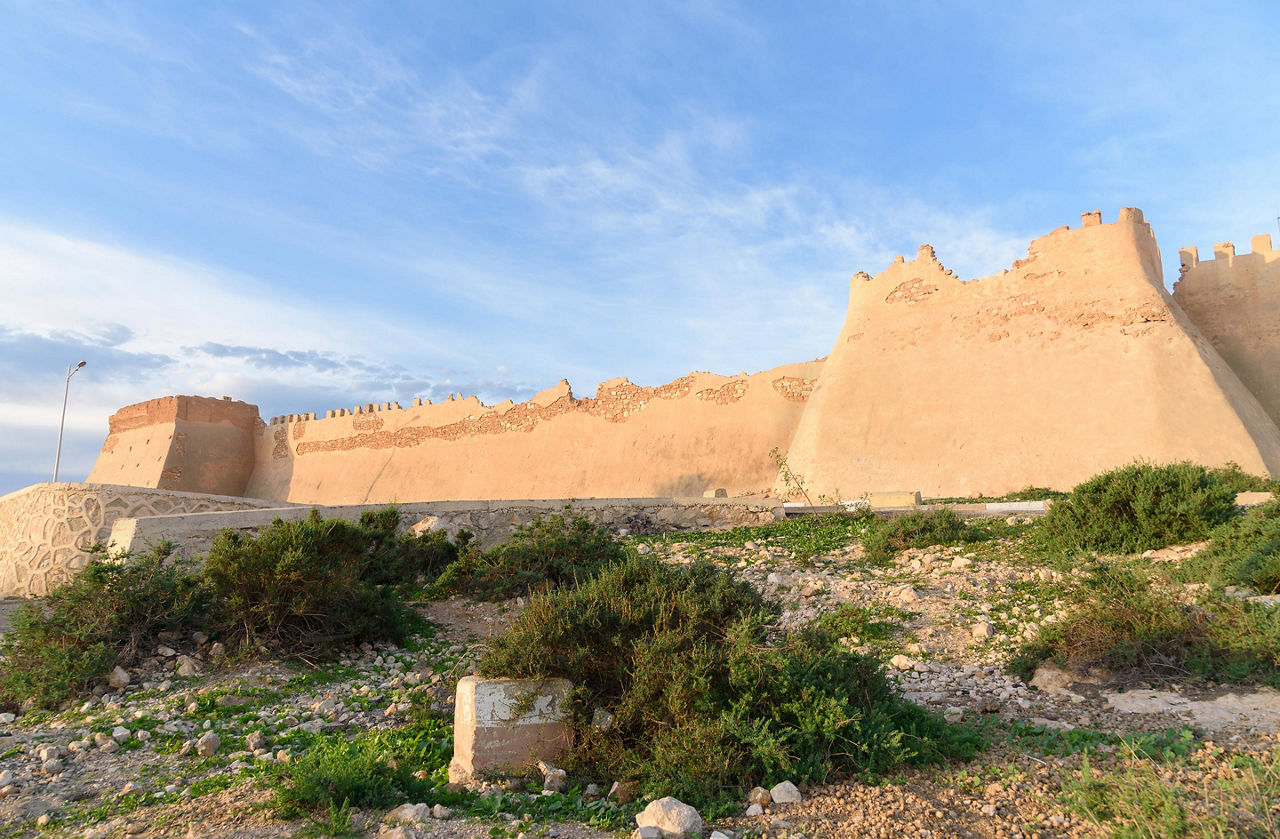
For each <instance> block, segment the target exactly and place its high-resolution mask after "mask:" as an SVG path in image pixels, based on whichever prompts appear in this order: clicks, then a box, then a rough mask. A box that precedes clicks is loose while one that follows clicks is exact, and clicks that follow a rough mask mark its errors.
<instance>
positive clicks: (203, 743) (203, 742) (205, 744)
mask: <svg viewBox="0 0 1280 839" xmlns="http://www.w3.org/2000/svg"><path fill="white" fill-rule="evenodd" d="M221 745H222V738H221V737H219V736H218V735H217V734H215V733H214V732H212V731H206V732H205V733H204V734H201V735H200V739H199V740H197V741H196V754H198V755H200V757H210V756H212V755H213V754H214V753H215V752H217V751H218V748H219V747H220V746H221Z"/></svg>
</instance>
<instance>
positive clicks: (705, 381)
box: [89, 208, 1280, 504]
mask: <svg viewBox="0 0 1280 839" xmlns="http://www.w3.org/2000/svg"><path fill="white" fill-rule="evenodd" d="M1252 250H1253V252H1252V253H1251V254H1246V255H1239V256H1237V255H1236V254H1235V250H1234V247H1232V246H1231V245H1230V244H1228V243H1223V244H1221V245H1218V246H1216V247H1215V249H1214V251H1215V258H1214V259H1212V260H1205V261H1200V260H1199V258H1198V254H1197V252H1196V251H1195V249H1185V250H1183V251H1182V252H1181V254H1182V274H1181V277H1180V279H1179V281H1178V283H1177V286H1176V289H1175V292H1174V294H1172V295H1170V294H1169V293H1168V292H1167V291H1166V290H1165V288H1164V278H1163V275H1162V271H1161V267H1160V253H1159V250H1158V248H1157V247H1156V241H1155V237H1154V236H1153V234H1152V231H1151V228H1150V226H1149V225H1148V224H1147V223H1146V222H1145V221H1144V219H1143V216H1142V212H1141V211H1140V210H1136V209H1131V208H1130V209H1124V210H1121V211H1120V214H1119V218H1118V220H1117V221H1116V222H1115V223H1112V224H1103V223H1102V219H1101V214H1100V213H1098V212H1092V213H1085V214H1084V215H1083V216H1082V225H1081V226H1080V227H1079V228H1076V229H1069V228H1067V227H1063V228H1060V229H1058V230H1055V231H1053V232H1052V233H1049V234H1048V235H1046V236H1042V237H1040V238H1038V239H1036V240H1035V241H1033V242H1032V243H1031V245H1030V248H1029V251H1028V255H1027V258H1026V259H1022V260H1019V261H1017V262H1015V263H1014V264H1013V266H1012V267H1011V268H1010V269H1008V270H1006V271H1003V272H1001V273H1000V274H996V275H993V276H989V277H983V278H981V279H976V280H970V281H961V280H959V279H957V278H956V277H955V276H954V274H953V273H952V272H951V271H948V270H946V269H945V268H944V267H943V266H942V265H941V264H940V263H939V262H938V260H937V258H936V257H935V255H934V251H933V249H932V248H931V247H929V246H928V245H924V246H922V247H921V248H920V250H919V252H918V253H917V255H916V258H915V259H913V260H911V261H907V260H904V259H903V258H901V257H899V258H898V259H897V260H895V261H894V263H893V264H892V265H890V266H889V267H888V268H886V269H885V270H884V271H881V272H880V273H879V274H876V275H875V276H870V275H868V274H862V273H860V274H857V275H856V276H854V278H853V280H852V281H851V284H850V293H849V310H848V315H847V317H846V319H845V323H844V327H843V329H842V330H841V331H840V334H839V335H838V336H837V338H836V342H835V346H834V347H833V348H832V350H831V354H830V355H829V356H828V357H827V358H826V359H819V360H816V361H809V362H802V363H799V364H789V365H785V366H782V367H778V368H775V369H773V370H767V371H764V372H761V373H756V374H754V375H746V374H742V375H738V376H719V375H715V374H711V373H699V372H695V373H690V374H689V375H687V376H684V377H681V378H679V379H677V380H675V381H674V382H671V383H669V384H666V385H662V386H660V387H641V386H638V385H635V384H632V383H631V382H629V381H627V380H626V379H625V378H618V379H613V380H611V381H608V382H605V383H603V384H601V385H600V386H599V388H598V389H597V391H596V394H595V396H594V397H586V398H579V397H576V396H574V394H573V392H572V390H571V389H570V387H569V385H568V383H567V382H563V381H562V382H561V383H560V384H559V385H557V386H556V387H553V388H550V389H548V390H546V391H544V392H543V393H540V394H538V395H537V396H535V397H534V398H533V399H531V400H529V401H528V402H524V403H521V404H513V403H512V402H510V401H508V402H503V403H501V404H499V405H494V406H487V405H484V404H482V403H481V402H480V401H479V400H477V399H475V398H474V397H469V398H461V396H459V397H457V398H454V397H451V398H450V399H449V400H448V401H445V402H442V403H438V404H431V403H429V402H427V403H423V402H422V401H421V400H416V399H415V400H414V402H413V404H412V405H411V406H409V407H408V408H402V407H401V406H400V405H399V404H398V403H391V402H387V403H382V404H367V405H357V406H354V407H351V408H346V407H343V408H336V409H333V410H329V411H327V412H326V414H325V415H324V416H323V417H320V416H318V415H317V414H314V413H306V414H292V415H289V416H282V417H274V418H271V419H270V420H269V421H267V422H263V421H262V420H261V419H259V418H258V412H257V408H256V407H255V406H253V405H247V404H245V403H243V402H235V401H231V400H229V399H222V400H218V399H208V398H204V397H192V396H171V397H165V398H163V399H156V400H151V401H150V402H144V403H141V404H139V405H132V406H129V407H127V408H122V409H121V410H120V411H118V412H117V413H116V414H115V415H114V416H113V417H112V418H111V427H110V433H109V435H108V437H107V440H106V443H105V444H104V446H103V449H102V453H101V455H100V456H99V458H98V461H97V464H96V465H95V466H94V469H93V472H92V473H91V474H90V475H89V481H90V482H93V483H107V484H122V485H128V486H137V487H153V488H160V489H170V490H181V491H187V492H198V493H215V494H219V495H226V496H244V497H246V498H257V499H269V500H275V501H287V502H301V503H315V504H344V503H346V504H359V503H379V502H385V501H400V502H406V501H433V500H449V499H515V498H589V497H626V496H632V497H637V496H638V497H658V496H661V497H666V496H683V495H701V494H702V493H703V492H704V491H705V490H707V489H711V488H725V489H726V490H728V492H729V494H730V495H747V494H753V493H766V492H776V491H777V490H779V489H781V487H780V486H779V481H778V475H777V463H776V462H775V460H774V458H773V457H771V455H770V452H771V451H772V450H773V449H775V448H776V449H778V450H779V451H780V452H782V453H784V454H785V456H786V458H787V463H788V465H789V467H790V468H791V469H792V470H793V471H794V472H796V473H798V474H800V475H803V476H804V478H805V481H806V483H807V486H808V488H809V491H810V493H811V494H814V493H825V494H828V495H836V494H839V495H840V496H842V497H844V498H846V499H850V498H856V497H858V496H860V495H862V494H865V493H869V492H877V491H885V490H899V489H913V490H920V491H921V492H923V493H925V494H926V495H934V496H952V495H962V496H963V495H970V494H974V493H988V494H1000V493H1004V492H1009V491H1013V490H1017V489H1021V488H1023V487H1026V486H1031V485H1034V486H1049V487H1056V488H1069V487H1071V486H1072V485H1074V484H1076V483H1078V482H1079V481H1081V480H1083V479H1085V478H1087V477H1089V476H1090V475H1093V474H1095V473H1097V472H1099V471H1101V470H1104V469H1107V468H1111V467H1115V466H1120V465H1123V464H1125V463H1128V462H1131V461H1133V460H1134V459H1136V458H1146V459H1150V460H1154V461H1174V460H1184V459H1185V460H1193V461H1197V462H1201V463H1205V464H1208V465H1221V464H1225V463H1227V462H1235V463H1237V464H1239V465H1240V466H1241V467H1243V468H1244V469H1245V470H1247V471H1250V472H1254V473H1260V474H1271V475H1273V476H1280V428H1277V422H1280V372H1278V371H1280V253H1277V252H1276V251H1274V250H1272V246H1271V240H1270V237H1268V236H1256V237H1254V239H1253V242H1252Z"/></svg>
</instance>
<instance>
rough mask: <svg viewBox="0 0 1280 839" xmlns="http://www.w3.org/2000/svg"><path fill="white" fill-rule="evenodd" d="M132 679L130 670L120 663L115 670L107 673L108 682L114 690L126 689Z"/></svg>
mask: <svg viewBox="0 0 1280 839" xmlns="http://www.w3.org/2000/svg"><path fill="white" fill-rule="evenodd" d="M130 681H131V680H130V678H129V671H127V670H125V669H124V668H123V667H121V666H120V665H118V664H117V665H116V667H115V669H114V670H112V671H111V672H110V673H108V674H107V684H108V685H110V686H111V689H112V690H124V689H125V688H127V687H128V686H129V682H130Z"/></svg>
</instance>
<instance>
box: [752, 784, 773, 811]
mask: <svg viewBox="0 0 1280 839" xmlns="http://www.w3.org/2000/svg"><path fill="white" fill-rule="evenodd" d="M747 803H748V804H759V805H761V806H763V807H768V806H769V805H770V804H772V803H773V796H771V795H769V790H767V789H765V788H764V787H752V788H751V792H749V793H747Z"/></svg>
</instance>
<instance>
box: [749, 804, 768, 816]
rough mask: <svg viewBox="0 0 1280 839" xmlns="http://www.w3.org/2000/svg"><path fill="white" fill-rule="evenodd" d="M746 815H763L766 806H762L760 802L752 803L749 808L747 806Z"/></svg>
mask: <svg viewBox="0 0 1280 839" xmlns="http://www.w3.org/2000/svg"><path fill="white" fill-rule="evenodd" d="M746 815H748V816H763V815H764V807H761V806H760V805H759V804H752V805H751V806H750V807H748V808H747V813H746Z"/></svg>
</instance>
